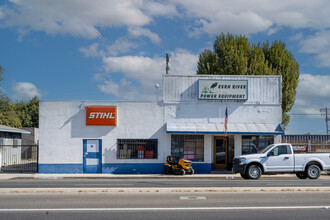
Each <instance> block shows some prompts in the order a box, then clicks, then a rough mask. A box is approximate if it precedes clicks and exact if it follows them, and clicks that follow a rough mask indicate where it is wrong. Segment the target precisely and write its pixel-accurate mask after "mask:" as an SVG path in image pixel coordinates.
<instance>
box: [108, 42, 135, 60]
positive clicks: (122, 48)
mask: <svg viewBox="0 0 330 220" xmlns="http://www.w3.org/2000/svg"><path fill="white" fill-rule="evenodd" d="M137 47H138V45H137V44H135V43H133V42H130V41H128V40H127V39H125V38H120V39H117V40H116V41H115V42H114V43H113V44H112V45H110V46H108V47H107V51H108V53H109V54H110V55H111V56H117V55H119V54H125V53H128V52H130V51H131V49H135V48H137Z"/></svg>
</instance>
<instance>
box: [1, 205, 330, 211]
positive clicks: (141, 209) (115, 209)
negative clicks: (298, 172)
mask: <svg viewBox="0 0 330 220" xmlns="http://www.w3.org/2000/svg"><path fill="white" fill-rule="evenodd" d="M272 209H329V210H330V205H329V206H277V207H276V206H275V207H274V206H265V207H174V208H160V207H158V208H48V209H47V208H43V209H0V212H45V211H57V212H63V211H64V212H65V211H188V210H189V211H190V210H195V211H196V210H201V211H203V210H272Z"/></svg>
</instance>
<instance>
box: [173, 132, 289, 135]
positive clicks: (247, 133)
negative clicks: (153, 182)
mask: <svg viewBox="0 0 330 220" xmlns="http://www.w3.org/2000/svg"><path fill="white" fill-rule="evenodd" d="M166 132H167V133H168V134H225V132H213V131H208V132H205V131H166ZM228 134H243V135H283V134H284V132H227V135H228Z"/></svg>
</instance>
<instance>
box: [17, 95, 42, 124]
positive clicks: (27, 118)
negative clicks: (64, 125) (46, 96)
mask: <svg viewBox="0 0 330 220" xmlns="http://www.w3.org/2000/svg"><path fill="white" fill-rule="evenodd" d="M15 110H16V113H17V115H18V117H19V119H20V121H21V124H22V127H35V128H37V127H39V99H38V97H37V96H35V97H34V98H33V99H31V100H30V101H29V102H28V103H26V102H23V101H22V102H17V103H16V104H15Z"/></svg>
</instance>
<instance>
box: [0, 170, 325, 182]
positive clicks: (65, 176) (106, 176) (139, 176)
mask: <svg viewBox="0 0 330 220" xmlns="http://www.w3.org/2000/svg"><path fill="white" fill-rule="evenodd" d="M74 178H77V179H80V178H86V179H144V178H148V179H152V178H157V179H159V178H164V179H167V178H192V179H203V178H205V179H218V178H219V179H241V176H240V174H194V175H184V176H180V175H165V174H39V173H28V174H26V173H24V174H23V173H0V180H10V179H74ZM262 178H277V179H282V178H297V177H296V175H295V174H278V175H262V176H261V179H262ZM319 179H330V175H328V174H327V173H326V172H322V174H321V176H320V178H319Z"/></svg>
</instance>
